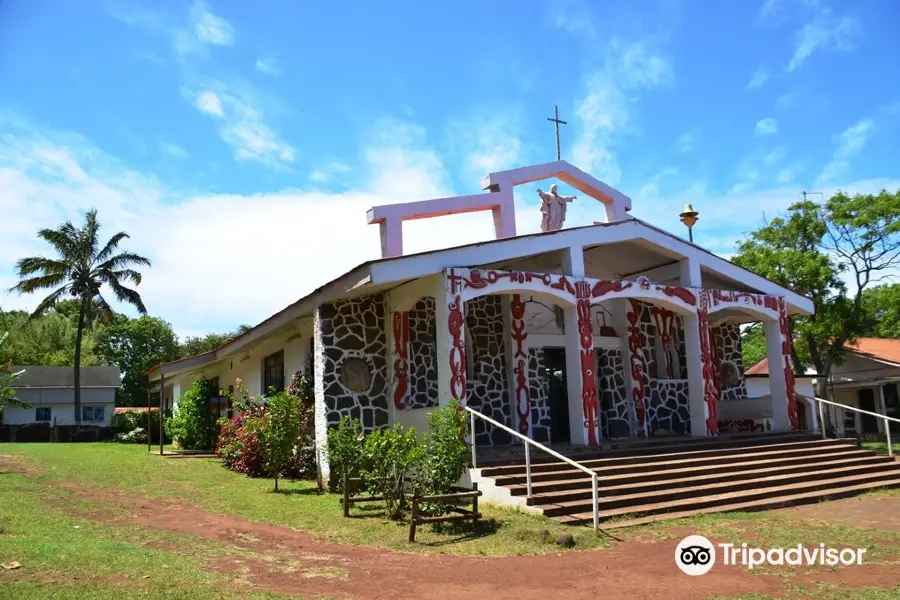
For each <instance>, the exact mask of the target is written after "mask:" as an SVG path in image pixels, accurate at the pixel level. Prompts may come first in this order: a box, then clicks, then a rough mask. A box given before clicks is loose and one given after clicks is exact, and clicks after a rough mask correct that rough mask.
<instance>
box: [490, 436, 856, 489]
mask: <svg viewBox="0 0 900 600" xmlns="http://www.w3.org/2000/svg"><path fill="white" fill-rule="evenodd" d="M860 452H865V451H861V450H859V449H858V448H857V447H856V446H855V445H852V446H851V445H849V444H843V443H831V444H828V445H824V446H802V445H801V446H794V445H793V444H792V445H789V446H788V447H787V448H778V447H766V448H763V449H761V450H760V451H758V452H748V453H744V452H742V453H739V454H735V455H729V454H714V455H702V456H693V457H684V458H679V457H678V455H667V457H666V459H665V460H660V461H648V462H645V463H638V464H634V463H625V464H622V463H611V462H605V463H602V462H600V461H591V462H588V463H582V464H583V465H584V466H585V467H587V468H590V469H592V470H594V471H595V472H596V473H597V474H598V475H599V476H601V477H615V476H623V475H628V476H635V475H639V474H653V473H656V472H658V471H663V470H669V469H676V468H689V467H698V468H699V467H704V468H709V469H720V470H721V469H722V467H723V465H726V464H727V465H730V464H733V463H735V462H738V461H741V460H743V461H744V462H749V461H771V462H775V461H783V460H805V459H809V460H813V459H814V458H815V457H820V456H840V455H845V454H846V455H849V454H858V453H860ZM613 460H614V459H613ZM556 467H557V468H556V469H555V470H543V471H541V470H537V469H535V468H534V466H532V475H531V481H532V483H536V482H549V481H558V480H565V479H578V480H581V479H590V477H589V476H588V475H587V474H586V473H585V472H584V471H581V470H580V469H575V468H573V467H571V466H569V465H568V464H566V463H556ZM482 474H484V472H483V471H482ZM486 476H488V477H492V478H493V479H494V480H495V481H496V482H497V484H498V485H505V486H511V485H515V484H521V483H524V482H525V480H526V475H525V467H524V466H522V467H520V468H519V470H517V471H514V472H509V473H506V474H503V475H486Z"/></svg>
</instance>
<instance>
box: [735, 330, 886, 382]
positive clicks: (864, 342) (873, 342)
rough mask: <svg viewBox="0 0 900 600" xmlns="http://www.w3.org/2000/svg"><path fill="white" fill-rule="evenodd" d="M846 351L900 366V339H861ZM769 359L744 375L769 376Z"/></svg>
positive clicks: (754, 366)
mask: <svg viewBox="0 0 900 600" xmlns="http://www.w3.org/2000/svg"><path fill="white" fill-rule="evenodd" d="M844 350H845V351H847V352H850V353H851V354H855V355H856V356H861V357H863V358H871V359H873V360H877V361H881V362H886V363H892V364H896V365H898V366H900V339H893V338H859V339H858V340H856V342H855V343H853V344H844ZM768 374H769V359H767V358H763V359H762V360H761V361H759V362H757V363H756V364H754V365H753V366H752V367H750V368H749V369H747V370H745V371H744V375H768Z"/></svg>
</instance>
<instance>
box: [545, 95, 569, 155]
mask: <svg viewBox="0 0 900 600" xmlns="http://www.w3.org/2000/svg"><path fill="white" fill-rule="evenodd" d="M553 114H554V115H555V116H554V118H552V119H551V118H550V117H547V120H548V121H551V122H552V123H553V124H554V125H556V160H561V159H562V154H560V151H559V126H560V124H562V125H568V123H566V122H565V121H560V120H559V106H556V105H554V106H553Z"/></svg>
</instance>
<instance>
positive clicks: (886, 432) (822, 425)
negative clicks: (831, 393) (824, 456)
mask: <svg viewBox="0 0 900 600" xmlns="http://www.w3.org/2000/svg"><path fill="white" fill-rule="evenodd" d="M803 398H808V399H811V400H815V401H816V402H818V407H819V428H820V429H821V430H822V437H825V418H824V414H823V412H822V405H823V404H830V405H831V406H837V407H838V408H840V409H843V410H852V411H854V412H858V413H861V414H864V415H871V416H873V417H878V418H879V419H884V435H885V436H886V438H887V447H888V456H894V448H893V445H892V444H891V425H890V423H889V421H893V422H894V423H900V419H895V418H894V417H889V416H887V415H883V414H881V413H875V412H870V411H868V410H863V409H861V408H856V407H855V406H847V405H846V404H841V403H839V402H832V401H831V400H825V399H824V398H817V397H815V396H812V397H810V396H803Z"/></svg>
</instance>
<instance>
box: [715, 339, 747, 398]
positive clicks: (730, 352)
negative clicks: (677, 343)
mask: <svg viewBox="0 0 900 600" xmlns="http://www.w3.org/2000/svg"><path fill="white" fill-rule="evenodd" d="M712 338H713V343H714V344H715V346H716V358H717V362H718V365H717V368H718V369H719V378H720V380H721V381H722V382H723V383H722V396H721V399H722V400H723V401H725V402H728V401H730V400H739V399H741V398H746V397H747V384H746V381H745V380H744V359H743V356H742V352H743V350H742V349H741V328H740V325H737V324H735V323H724V324H722V325H719V326H717V327H713V330H712ZM729 372H730V373H731V374H732V376H734V377H736V379H735V381H733V382H732V383H731V384H730V385H725V381H726V380H727V378H728V375H727V374H728V373H729Z"/></svg>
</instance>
